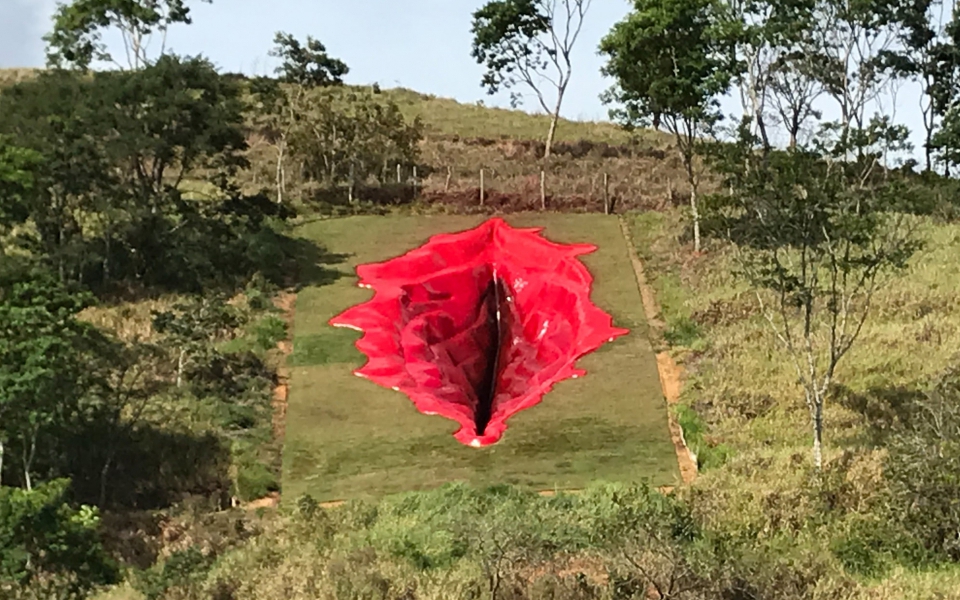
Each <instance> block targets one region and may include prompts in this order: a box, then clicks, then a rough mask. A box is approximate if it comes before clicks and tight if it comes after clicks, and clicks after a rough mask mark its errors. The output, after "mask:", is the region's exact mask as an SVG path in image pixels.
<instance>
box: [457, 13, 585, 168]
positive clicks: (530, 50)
mask: <svg viewBox="0 0 960 600" xmlns="http://www.w3.org/2000/svg"><path fill="white" fill-rule="evenodd" d="M590 3H591V0H491V1H490V2H488V3H487V4H486V5H484V6H483V7H482V8H480V9H479V10H477V11H476V12H475V13H473V29H472V33H473V52H472V56H473V58H474V59H476V61H477V63H478V64H480V65H482V66H484V67H485V68H486V69H487V71H486V73H485V74H484V76H483V80H482V85H483V87H485V88H486V89H487V93H489V94H495V93H497V92H498V91H499V90H500V89H512V88H514V87H516V86H517V85H518V84H524V85H526V86H527V87H529V88H530V89H531V90H533V92H534V94H535V95H536V97H537V100H538V102H539V103H540V106H541V108H543V110H544V112H546V113H547V114H548V115H550V116H551V120H550V129H549V131H548V132H547V140H546V145H545V149H544V158H549V157H550V151H551V148H552V147H553V140H554V136H555V135H556V131H557V123H558V122H559V121H560V109H561V107H562V105H563V98H564V95H565V94H566V92H567V86H568V85H569V84H570V77H571V75H572V73H573V65H572V62H571V53H572V52H573V47H574V45H575V44H576V43H577V38H578V37H579V35H580V30H581V28H582V27H583V20H584V18H585V17H586V14H587V11H588V10H589V8H590ZM548 86H549V88H552V89H553V90H556V101H555V102H554V103H553V104H551V103H550V102H549V101H548V95H547V93H546V89H547V87H548ZM511 102H512V104H513V106H515V107H516V106H518V105H519V103H520V95H519V94H517V93H513V94H511Z"/></svg>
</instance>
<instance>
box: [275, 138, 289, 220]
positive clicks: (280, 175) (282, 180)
mask: <svg viewBox="0 0 960 600" xmlns="http://www.w3.org/2000/svg"><path fill="white" fill-rule="evenodd" d="M286 143H287V142H286V140H284V139H282V138H281V139H280V142H279V143H278V144H277V175H276V176H277V204H283V191H284V187H285V186H286V176H285V175H286V174H285V173H284V172H283V155H284V150H285V149H286Z"/></svg>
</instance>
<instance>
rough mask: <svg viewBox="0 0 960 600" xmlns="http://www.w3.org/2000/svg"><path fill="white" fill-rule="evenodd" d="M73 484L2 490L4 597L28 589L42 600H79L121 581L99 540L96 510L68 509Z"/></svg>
mask: <svg viewBox="0 0 960 600" xmlns="http://www.w3.org/2000/svg"><path fill="white" fill-rule="evenodd" d="M69 484H70V482H69V480H65V479H58V480H54V481H51V482H48V483H45V484H43V485H39V486H37V487H36V489H34V490H22V489H18V488H11V487H0V596H3V597H5V598H6V597H10V596H9V595H8V594H16V592H17V591H18V590H22V589H23V588H25V587H27V586H30V587H31V589H32V590H33V591H34V592H35V593H39V594H41V596H40V597H44V598H57V599H63V600H67V599H70V600H73V599H76V600H81V599H82V598H86V597H87V595H88V592H90V591H91V590H92V589H93V588H95V587H97V586H100V585H107V584H112V583H117V582H118V581H119V579H120V572H119V569H118V568H117V565H116V564H115V563H114V561H113V560H112V559H111V558H110V556H109V554H108V553H107V552H106V550H104V548H103V545H102V544H101V542H100V536H99V531H98V529H99V525H100V515H99V514H98V512H97V509H96V508H93V507H89V506H80V507H79V508H73V507H71V506H69V505H68V504H67V501H66V498H67V493H68V488H69ZM14 597H17V596H16V595H14Z"/></svg>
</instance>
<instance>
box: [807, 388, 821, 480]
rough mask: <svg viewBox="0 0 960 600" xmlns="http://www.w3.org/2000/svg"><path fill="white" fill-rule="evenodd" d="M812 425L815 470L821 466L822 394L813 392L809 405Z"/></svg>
mask: <svg viewBox="0 0 960 600" xmlns="http://www.w3.org/2000/svg"><path fill="white" fill-rule="evenodd" d="M810 410H811V415H810V417H811V421H812V425H813V466H814V467H816V469H817V471H820V470H821V469H822V468H823V395H822V394H819V393H816V392H815V393H814V396H813V406H812V407H811V409H810Z"/></svg>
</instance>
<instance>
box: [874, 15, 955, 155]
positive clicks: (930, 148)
mask: <svg viewBox="0 0 960 600" xmlns="http://www.w3.org/2000/svg"><path fill="white" fill-rule="evenodd" d="M952 5H953V2H950V1H947V2H944V1H943V0H911V1H909V2H905V3H904V6H903V9H902V11H901V15H900V17H899V18H900V20H902V22H903V25H902V27H901V28H899V31H898V34H899V42H900V43H899V44H898V47H897V48H894V49H891V50H889V51H886V52H885V53H884V60H885V62H886V63H887V66H889V67H890V68H892V70H893V72H894V73H895V74H897V75H898V76H899V77H903V78H908V79H912V80H914V81H916V82H917V83H918V84H919V85H920V92H921V93H920V114H921V116H922V117H923V121H922V122H923V129H924V142H925V143H924V155H925V159H926V169H927V170H928V171H930V170H931V169H933V156H934V153H935V151H936V148H935V147H934V144H933V135H934V133H935V132H936V130H937V125H938V123H939V120H940V119H942V118H943V117H944V114H945V112H946V110H947V109H948V107H949V102H950V98H951V97H952V96H953V95H954V94H952V93H951V90H950V88H951V87H952V86H951V83H952V82H951V80H955V79H956V75H955V71H956V70H957V68H958V67H960V63H958V61H957V56H956V48H955V46H954V45H953V44H952V43H951V41H950V40H949V33H950V30H951V28H954V29H955V28H956V25H952V21H951V20H950V17H952V16H953V15H951V14H949V13H952V12H953V11H952V10H951V8H952Z"/></svg>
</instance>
